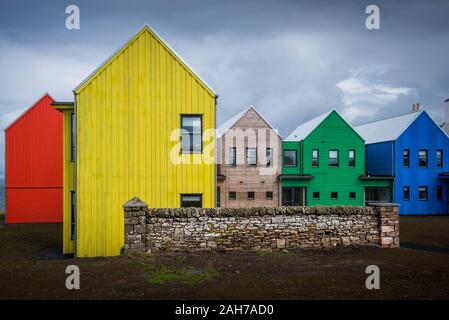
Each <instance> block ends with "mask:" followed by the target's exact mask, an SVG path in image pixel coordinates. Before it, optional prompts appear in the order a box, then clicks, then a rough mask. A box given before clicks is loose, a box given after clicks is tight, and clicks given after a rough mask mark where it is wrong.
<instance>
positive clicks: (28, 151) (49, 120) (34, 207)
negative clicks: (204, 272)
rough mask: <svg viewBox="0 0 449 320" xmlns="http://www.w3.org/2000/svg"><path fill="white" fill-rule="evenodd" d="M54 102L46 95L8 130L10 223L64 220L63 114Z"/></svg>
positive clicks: (7, 172)
mask: <svg viewBox="0 0 449 320" xmlns="http://www.w3.org/2000/svg"><path fill="white" fill-rule="evenodd" d="M52 102H53V99H52V98H51V97H50V96H49V95H48V94H46V95H44V96H43V97H42V98H41V99H40V100H39V101H37V102H36V103H35V104H34V105H33V106H31V107H30V108H29V109H28V110H27V111H26V112H25V113H24V114H22V115H21V116H20V117H19V118H18V119H17V120H16V121H15V122H14V123H12V124H11V125H10V126H9V127H8V128H7V129H6V130H5V173H6V181H5V188H6V222H7V223H19V222H20V223H32V222H61V221H62V210H63V208H62V187H63V177H62V170H63V169H62V116H61V113H60V112H58V111H56V110H55V109H54V108H53V107H52V106H51V103H52ZM20 190H22V191H20ZM50 195H53V196H54V197H55V198H54V199H53V198H52V197H51V196H50ZM30 199H31V200H30Z"/></svg>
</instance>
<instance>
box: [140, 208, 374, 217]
mask: <svg viewBox="0 0 449 320" xmlns="http://www.w3.org/2000/svg"><path fill="white" fill-rule="evenodd" d="M375 214H376V211H375V210H374V208H370V207H363V206H359V207H358V206H308V207H277V208H266V207H254V208H210V209H205V208H177V209H173V208H149V209H147V216H148V217H155V218H157V217H160V218H168V217H172V218H181V217H251V216H293V215H318V216H331V215H337V216H351V215H375Z"/></svg>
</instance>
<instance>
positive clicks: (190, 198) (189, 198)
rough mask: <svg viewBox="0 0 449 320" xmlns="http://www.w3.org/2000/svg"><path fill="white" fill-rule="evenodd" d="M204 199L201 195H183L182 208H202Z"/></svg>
mask: <svg viewBox="0 0 449 320" xmlns="http://www.w3.org/2000/svg"><path fill="white" fill-rule="evenodd" d="M202 198H203V196H202V195H201V194H181V208H189V207H192V208H202V207H203V199H202Z"/></svg>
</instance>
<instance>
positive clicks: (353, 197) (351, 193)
mask: <svg viewBox="0 0 449 320" xmlns="http://www.w3.org/2000/svg"><path fill="white" fill-rule="evenodd" d="M355 198H356V194H355V192H349V199H350V200H355Z"/></svg>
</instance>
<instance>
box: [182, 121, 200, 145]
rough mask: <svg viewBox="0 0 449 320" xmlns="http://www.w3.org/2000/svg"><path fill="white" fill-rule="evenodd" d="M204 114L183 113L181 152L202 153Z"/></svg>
mask: <svg viewBox="0 0 449 320" xmlns="http://www.w3.org/2000/svg"><path fill="white" fill-rule="evenodd" d="M202 139H203V138H202V116H201V115H190V114H189V115H181V153H201V152H202V148H203V144H202Z"/></svg>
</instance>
